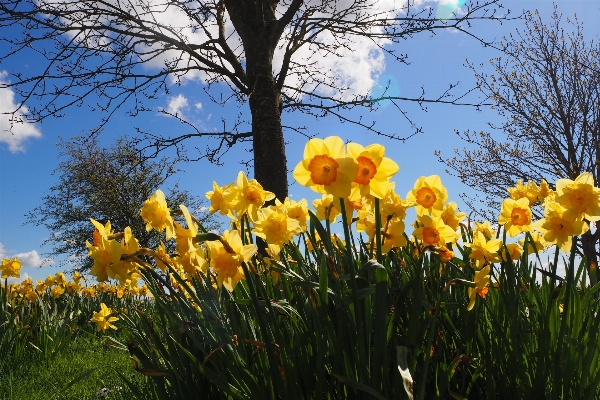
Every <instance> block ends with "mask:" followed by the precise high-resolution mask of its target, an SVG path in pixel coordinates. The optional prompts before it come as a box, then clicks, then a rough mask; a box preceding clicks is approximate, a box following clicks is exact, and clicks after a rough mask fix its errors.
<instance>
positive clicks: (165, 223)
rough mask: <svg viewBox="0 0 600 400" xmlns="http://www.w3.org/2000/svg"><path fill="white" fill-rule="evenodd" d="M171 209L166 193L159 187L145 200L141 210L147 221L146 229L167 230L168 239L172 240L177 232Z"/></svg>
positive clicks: (143, 217) (148, 230)
mask: <svg viewBox="0 0 600 400" xmlns="http://www.w3.org/2000/svg"><path fill="white" fill-rule="evenodd" d="M169 211H170V210H169V207H168V206H167V200H166V199H165V194H164V193H163V192H162V191H161V190H160V189H157V190H156V192H154V194H153V195H152V196H150V198H149V199H148V200H146V201H145V202H144V205H143V206H142V209H141V210H140V215H141V216H142V219H143V220H144V222H145V223H146V231H147V232H150V231H151V230H152V229H154V230H156V231H157V232H162V231H165V230H166V239H167V240H170V239H171V238H172V237H173V235H174V234H175V228H174V227H173V218H172V217H171V213H170V212H169Z"/></svg>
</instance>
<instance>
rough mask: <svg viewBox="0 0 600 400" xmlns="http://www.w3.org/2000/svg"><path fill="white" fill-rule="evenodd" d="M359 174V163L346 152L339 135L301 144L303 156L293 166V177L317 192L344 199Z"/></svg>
mask: <svg viewBox="0 0 600 400" xmlns="http://www.w3.org/2000/svg"><path fill="white" fill-rule="evenodd" d="M357 174H358V162H357V161H356V160H355V159H354V158H353V157H349V156H347V155H346V151H345V149H344V141H343V140H342V139H341V138H340V137H338V136H329V137H327V138H325V139H318V138H314V139H311V140H309V141H308V143H307V144H306V146H305V147H304V159H303V160H302V161H300V162H299V163H298V165H296V168H294V179H296V181H297V182H298V183H299V184H301V185H303V186H309V187H311V188H312V189H313V190H314V191H316V192H318V193H329V194H331V195H333V196H335V197H341V198H345V197H348V196H349V195H350V191H351V189H352V182H353V181H354V179H355V178H356V176H357Z"/></svg>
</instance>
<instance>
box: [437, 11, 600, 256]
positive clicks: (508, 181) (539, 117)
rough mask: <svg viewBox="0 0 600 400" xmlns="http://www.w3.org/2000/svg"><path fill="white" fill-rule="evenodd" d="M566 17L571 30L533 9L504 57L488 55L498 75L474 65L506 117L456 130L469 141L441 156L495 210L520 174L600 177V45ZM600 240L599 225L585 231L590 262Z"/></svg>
mask: <svg viewBox="0 0 600 400" xmlns="http://www.w3.org/2000/svg"><path fill="white" fill-rule="evenodd" d="M566 22H567V24H568V27H569V28H570V29H568V30H567V31H565V29H564V28H563V26H562V15H561V14H560V13H559V12H558V10H557V7H556V6H554V12H553V14H552V17H551V20H550V23H549V24H545V23H543V22H542V19H541V17H540V16H539V14H538V13H537V11H536V12H535V13H533V14H532V13H528V14H526V15H525V29H524V31H523V32H520V31H517V32H516V33H515V34H514V35H512V34H511V35H510V36H509V37H508V38H504V41H505V43H502V42H501V47H502V50H503V53H504V55H503V56H500V57H497V58H493V59H492V60H490V62H491V64H492V65H493V66H494V68H495V73H494V74H485V73H483V72H481V71H477V70H476V69H475V68H473V66H472V65H470V66H471V67H472V68H473V71H474V73H475V77H476V79H477V85H478V87H479V88H480V89H481V91H482V92H483V93H484V94H485V96H486V97H487V99H489V100H492V101H493V103H494V108H495V109H496V110H497V111H498V113H499V114H500V115H501V116H502V117H504V119H505V120H504V122H503V123H502V124H500V125H497V124H493V123H490V124H489V126H490V128H492V129H493V131H494V132H496V133H497V134H493V133H489V132H479V133H477V132H470V131H466V132H464V133H459V132H457V134H459V136H460V137H462V138H463V139H464V140H465V141H466V142H467V143H468V144H469V145H470V147H469V148H464V149H463V150H462V151H458V150H455V155H454V157H453V158H448V159H445V160H444V159H440V160H441V161H442V162H445V163H446V165H448V166H449V167H450V169H452V170H453V171H454V173H455V174H456V175H457V176H458V177H459V178H460V179H461V180H462V182H463V183H466V184H467V185H468V186H470V187H472V188H474V189H476V190H477V191H478V192H479V193H482V194H483V195H484V201H487V204H488V205H489V206H490V207H491V208H494V209H498V208H499V199H502V198H505V197H507V192H506V189H507V188H508V187H511V186H514V185H515V183H516V181H517V180H519V179H521V180H523V181H527V180H534V181H536V182H540V181H541V179H546V180H547V181H548V182H549V183H552V182H555V181H556V179H559V178H569V179H575V178H576V177H577V176H579V174H581V173H582V172H591V173H592V174H593V176H594V180H595V182H596V185H598V183H599V182H600V181H599V179H600V70H599V69H598V63H599V62H600V47H599V46H598V44H596V43H594V42H593V41H591V42H586V41H584V38H583V26H582V25H581V23H580V22H578V21H577V17H576V16H575V17H574V19H572V20H571V19H567V20H566ZM473 206H475V205H474V204H473ZM476 208H478V207H476ZM538 216H539V210H538ZM599 238H600V231H599V230H596V231H595V232H594V233H592V232H588V233H586V234H585V235H583V236H582V247H583V254H585V256H586V258H587V261H588V264H590V263H592V262H594V263H597V255H598V252H597V249H596V243H597V242H598V239H599Z"/></svg>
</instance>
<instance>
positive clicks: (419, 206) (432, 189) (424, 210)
mask: <svg viewBox="0 0 600 400" xmlns="http://www.w3.org/2000/svg"><path fill="white" fill-rule="evenodd" d="M406 200H407V201H410V202H415V203H416V211H417V216H421V215H425V214H428V215H432V216H436V215H439V214H440V213H441V212H442V211H443V210H444V203H446V200H448V191H447V190H446V188H445V187H444V185H442V180H441V179H440V177H439V176H437V175H431V176H427V177H425V176H422V177H420V178H419V179H417V181H416V182H415V186H414V187H413V189H412V190H411V191H410V192H408V194H407V195H406Z"/></svg>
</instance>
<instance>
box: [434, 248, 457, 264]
mask: <svg viewBox="0 0 600 400" xmlns="http://www.w3.org/2000/svg"><path fill="white" fill-rule="evenodd" d="M438 254H439V256H440V261H441V262H443V263H445V262H448V261H450V260H452V259H453V258H454V252H453V251H452V250H450V249H449V248H447V247H446V246H440V248H439V249H438Z"/></svg>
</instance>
